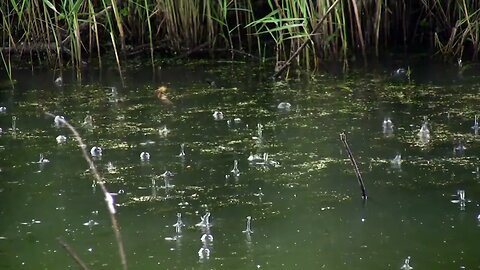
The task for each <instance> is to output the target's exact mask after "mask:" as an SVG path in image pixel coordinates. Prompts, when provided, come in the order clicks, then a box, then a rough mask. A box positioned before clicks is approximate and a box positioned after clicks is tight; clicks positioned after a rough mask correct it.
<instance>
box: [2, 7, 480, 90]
mask: <svg viewBox="0 0 480 270" xmlns="http://www.w3.org/2000/svg"><path fill="white" fill-rule="evenodd" d="M332 6H334V7H333V9H332V10H331V12H330V13H327V10H328V9H329V8H330V7H332ZM479 10H480V3H479V2H476V1H466V0H459V1H458V0H446V1H440V0H421V1H414V0H410V1H385V0H377V1H353V0H338V1H334V0H318V1H303V0H256V1H247V0H217V1H209V0H188V1H187V0H178V1H177V0H143V1H133V0H122V1H119V0H116V1H111V0H87V1H83V0H62V1H51V0H33V1H30V0H10V1H2V2H1V3H0V14H1V17H2V21H1V29H2V37H1V42H2V43H1V45H0V46H1V48H0V52H1V57H2V63H3V65H2V66H3V68H4V70H5V72H6V74H7V75H8V76H9V78H10V79H11V80H12V72H11V61H16V60H18V59H19V58H22V59H23V60H24V59H25V58H28V60H29V62H31V63H32V64H33V63H40V64H43V63H44V62H46V63H47V64H50V65H51V66H54V67H59V68H61V67H63V66H64V65H68V66H74V67H76V68H77V69H79V68H80V67H81V65H82V63H83V62H84V61H85V60H86V59H91V58H93V57H95V59H98V60H96V61H98V64H99V65H101V64H102V57H103V56H104V55H105V52H113V55H114V56H115V59H116V62H117V66H118V70H119V71H121V67H122V61H123V59H126V58H127V57H129V56H130V57H131V56H134V55H138V54H142V53H145V54H149V56H150V59H151V60H150V62H151V65H152V66H153V67H154V66H155V57H154V55H155V52H156V51H159V52H161V53H162V54H163V55H165V54H166V55H169V56H174V55H176V56H177V57H186V56H189V55H192V54H205V55H207V54H210V55H212V54H213V53H217V54H218V53H224V54H223V55H224V56H226V55H231V56H232V58H234V57H238V56H242V57H245V56H248V57H252V58H255V59H257V58H259V59H266V58H267V57H275V59H276V62H277V67H278V63H280V66H281V65H282V63H284V61H286V60H288V59H290V58H291V57H292V56H294V57H292V58H293V59H292V60H293V61H292V62H289V63H288V64H290V63H293V64H296V65H301V66H305V67H318V66H319V64H320V61H322V60H325V59H330V60H332V59H335V60H347V59H349V58H350V57H351V56H353V55H356V54H361V55H362V56H363V57H364V58H366V57H367V56H368V55H370V54H374V55H376V56H379V55H381V52H382V51H385V50H386V49H395V48H398V47H402V48H412V47H421V48H424V49H428V50H431V51H432V53H437V54H439V55H441V56H442V57H444V58H445V59H446V60H452V59H459V58H462V57H465V56H468V57H471V58H472V59H477V57H478V53H479V50H480V46H479V45H480V44H479V42H480V20H479V19H480V18H479V17H480V13H479ZM323 17H325V20H324V21H323V22H322V23H321V25H318V26H317V24H318V23H319V22H320V21H321V19H322V18H323ZM303 44H304V45H303ZM297 50H301V52H300V53H299V54H298V55H294V54H295V52H296V51H297ZM345 63H346V61H345Z"/></svg>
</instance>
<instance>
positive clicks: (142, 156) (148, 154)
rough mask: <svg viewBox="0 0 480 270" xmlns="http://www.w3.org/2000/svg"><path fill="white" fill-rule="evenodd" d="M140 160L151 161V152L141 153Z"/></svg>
mask: <svg viewBox="0 0 480 270" xmlns="http://www.w3.org/2000/svg"><path fill="white" fill-rule="evenodd" d="M140 160H141V161H149V160H150V153H148V152H142V153H140Z"/></svg>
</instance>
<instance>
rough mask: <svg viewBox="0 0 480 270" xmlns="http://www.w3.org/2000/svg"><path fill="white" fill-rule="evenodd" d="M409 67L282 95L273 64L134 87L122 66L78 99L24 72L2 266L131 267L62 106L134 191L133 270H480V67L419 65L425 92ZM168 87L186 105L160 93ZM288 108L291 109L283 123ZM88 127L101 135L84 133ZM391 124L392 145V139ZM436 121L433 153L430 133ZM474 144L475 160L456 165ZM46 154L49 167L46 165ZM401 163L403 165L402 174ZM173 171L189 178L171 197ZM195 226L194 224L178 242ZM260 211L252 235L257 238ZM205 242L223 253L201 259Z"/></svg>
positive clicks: (4, 142) (128, 237) (48, 79)
mask: <svg viewBox="0 0 480 270" xmlns="http://www.w3.org/2000/svg"><path fill="white" fill-rule="evenodd" d="M392 68H393V67H391V66H388V67H386V66H381V67H378V68H375V69H374V70H373V71H365V70H363V69H356V70H352V71H350V72H349V73H348V74H342V75H337V74H331V73H324V74H322V73H320V74H314V75H312V74H307V73H292V74H290V75H291V76H292V77H291V79H290V80H288V81H280V82H279V81H273V80H271V79H270V78H269V75H270V72H271V70H270V69H269V67H268V66H265V67H262V66H258V65H255V64H247V63H241V62H234V63H227V62H195V63H190V64H186V65H166V66H162V68H161V69H156V70H155V72H152V69H151V68H150V67H129V68H128V70H126V71H125V84H124V85H122V83H121V81H120V80H119V78H118V76H117V73H116V71H115V70H114V69H103V70H101V71H100V70H98V69H97V68H91V69H89V70H88V71H86V72H85V74H84V75H83V77H82V79H81V80H79V79H77V78H76V77H75V76H74V75H72V74H71V73H65V74H64V85H63V86H56V85H55V84H54V82H53V81H54V79H55V77H56V76H55V75H54V74H53V73H52V72H49V71H43V70H35V71H33V72H32V71H31V70H28V71H25V70H18V71H17V72H16V76H17V80H18V83H17V85H16V88H15V90H10V89H5V88H3V89H1V91H0V106H5V107H6V108H7V111H6V112H5V113H2V114H0V127H1V128H2V129H3V134H2V135H1V137H0V146H1V147H0V170H1V171H0V215H1V222H0V237H1V238H0V268H2V269H66V268H76V265H75V262H74V261H73V260H72V259H71V258H70V257H69V255H68V254H67V253H66V252H65V251H64V250H63V248H62V247H61V246H60V244H59V243H58V241H57V238H58V237H60V238H61V239H63V240H65V241H66V242H67V243H69V244H70V245H71V247H72V248H73V249H74V250H75V251H76V252H77V253H78V255H79V256H80V257H81V258H82V259H83V260H84V261H85V262H86V263H87V264H88V265H89V266H90V267H91V268H92V269H101V268H104V269H120V259H119V257H118V253H117V245H116V243H115V238H114V235H113V232H112V229H111V223H110V218H109V215H108V210H107V208H106V205H105V201H104V196H103V194H102V192H101V190H100V189H99V187H98V185H95V184H94V181H93V177H92V176H91V174H90V172H89V167H88V164H87V163H86V161H85V160H84V159H83V157H82V156H81V153H80V149H79V147H78V144H77V143H76V141H75V139H74V137H73V136H72V134H71V133H70V132H69V130H67V129H66V128H64V127H56V126H55V125H54V123H53V119H52V118H50V117H47V116H46V115H45V114H44V113H43V112H44V111H49V112H51V113H53V114H56V115H64V116H65V118H66V119H67V120H68V121H69V122H70V123H72V124H73V125H75V126H76V127H78V130H79V132H80V133H81V135H82V137H83V139H84V140H85V143H86V145H87V149H90V148H91V147H92V146H100V147H102V149H103V155H102V157H101V159H96V160H95V164H96V166H97V168H98V169H99V172H100V173H101V176H102V177H103V179H104V182H105V185H106V187H107V189H108V190H109V191H110V192H112V193H116V194H118V195H115V196H114V197H115V202H116V210H117V214H116V217H117V219H118V222H119V224H120V226H121V233H122V237H123V240H124V243H125V247H126V253H127V259H128V264H129V268H130V269H257V268H259V269H400V267H402V265H403V263H404V259H405V258H407V257H408V256H411V261H410V264H411V266H412V267H414V268H415V269H478V268H479V267H480V259H479V257H478V251H477V249H478V241H479V240H480V236H479V221H478V220H477V215H478V214H479V213H480V211H479V207H478V201H479V199H480V188H479V181H480V180H479V177H480V173H479V172H478V166H479V165H480V164H479V161H478V156H477V153H478V151H479V150H480V144H479V138H478V136H476V135H475V134H474V130H473V129H471V126H472V125H473V124H474V118H475V115H476V114H478V102H479V98H478V94H479V90H480V80H479V78H478V77H476V76H474V75H475V73H476V72H475V71H474V70H475V68H472V69H470V72H465V73H464V74H459V73H458V71H457V70H456V68H449V69H445V68H444V67H443V66H428V65H427V66H421V67H418V68H415V67H413V68H412V70H413V74H412V81H411V82H410V83H409V82H408V81H402V80H401V81H397V80H392V79H391V77H390V74H391V71H392V70H393V69H392ZM472 70H473V71H472ZM205 79H209V80H214V81H215V85H213V86H212V85H210V84H208V83H207V82H206V81H205ZM161 85H164V86H167V88H168V92H167V93H168V97H169V99H170V100H171V101H172V102H173V103H174V106H169V105H166V104H164V103H161V102H160V101H159V100H158V99H157V98H156V97H155V96H154V90H155V89H156V88H157V87H159V86H161ZM112 87H115V88H116V91H117V93H118V94H117V95H112ZM280 102H289V103H290V104H291V108H290V110H288V111H285V110H278V109H277V105H278V104H279V103H280ZM214 111H221V112H223V115H224V118H223V120H215V119H214V117H213V113H214ZM86 115H91V116H92V117H93V120H94V121H93V125H94V127H93V128H87V127H82V125H81V124H82V122H83V120H84V117H85V116H86ZM12 116H15V117H16V119H17V120H16V130H15V132H14V131H13V130H12V128H11V126H12ZM386 117H389V118H391V119H392V121H393V125H394V127H393V133H392V134H389V133H387V134H385V133H384V132H383V128H382V122H383V121H384V119H385V118H386ZM424 117H427V121H428V127H429V129H430V139H429V141H428V143H424V142H421V141H420V140H419V137H418V135H417V133H418V131H419V130H420V127H421V125H422V123H423V121H424ZM235 118H240V120H238V119H237V121H234V119H235ZM259 124H260V125H262V127H263V128H262V134H261V135H262V136H261V137H259V134H258V125H259ZM163 126H166V127H167V128H168V129H169V131H170V132H169V133H168V134H166V135H161V134H159V131H158V130H159V128H161V127H163ZM343 131H345V132H346V134H347V138H348V142H349V144H350V147H351V149H352V151H353V153H354V155H355V157H356V159H357V161H358V163H359V166H360V170H361V172H362V175H363V178H364V181H365V184H366V187H367V192H368V194H369V199H368V200H367V201H366V202H363V201H362V199H361V196H360V195H361V194H360V189H359V187H358V184H357V180H356V178H355V174H354V173H353V170H352V167H351V165H350V163H349V160H348V157H347V153H346V152H345V149H344V148H343V145H342V143H341V141H340V140H339V134H340V133H341V132H343ZM58 135H65V136H66V137H67V141H66V143H65V144H57V142H56V140H55V138H56V137H57V136H58ZM255 137H257V138H255ZM458 141H461V142H463V144H464V145H465V147H466V149H465V151H464V153H455V151H454V147H455V146H456V145H457V143H458ZM182 143H183V144H184V145H185V154H186V155H185V157H179V156H178V155H179V153H180V145H181V144H182ZM143 151H146V152H149V153H150V155H151V158H150V160H149V161H148V162H142V161H141V160H140V153H141V152H143ZM41 153H43V154H44V157H45V158H48V159H49V160H50V162H49V163H46V164H39V163H37V161H38V160H39V155H40V154H41ZM251 153H252V154H259V155H263V154H264V153H268V154H269V160H270V161H276V162H278V163H279V166H273V164H272V165H269V166H264V165H259V164H256V165H255V164H251V163H249V161H248V160H247V159H248V157H249V155H250V154H251ZM398 153H400V154H401V155H402V159H403V162H402V163H401V165H400V166H395V165H392V163H391V160H392V159H393V158H394V157H395V155H396V154H398ZM234 160H237V161H238V169H239V171H240V174H239V176H235V175H234V174H232V173H231V170H232V168H233V163H234ZM109 164H110V165H109ZM167 170H168V171H171V172H173V173H174V176H173V177H172V178H171V181H170V183H169V184H170V185H172V186H168V187H165V182H164V178H163V177H162V176H161V174H163V173H164V172H165V171H167ZM260 189H261V193H263V196H258V195H259V193H260ZM457 190H465V192H466V199H467V201H466V202H465V207H464V208H462V207H461V206H460V204H459V203H452V202H451V201H452V200H455V199H457V196H455V195H456V194H457ZM207 211H209V212H210V213H211V218H210V221H211V224H212V227H211V228H210V233H211V235H212V236H213V241H212V242H211V243H210V244H207V245H204V244H203V243H202V241H201V240H200V238H201V236H202V234H203V233H202V230H201V229H200V228H199V227H197V226H195V224H197V223H199V222H200V218H201V216H203V215H204V214H205V213H206V212H207ZM177 213H181V214H182V219H183V222H184V223H185V225H186V226H185V227H183V228H182V234H181V237H177V240H172V238H174V237H175V236H176V233H175V228H174V227H173V226H172V225H173V224H175V222H176V219H177V217H176V215H177ZM247 216H251V217H252V230H253V233H251V234H250V235H247V234H245V233H243V232H242V231H243V230H245V221H246V217H247ZM90 220H91V222H90V224H91V226H87V225H84V224H85V223H88V222H89V221H90ZM202 247H206V248H208V249H209V250H210V256H209V258H201V257H199V254H198V251H199V250H200V249H201V248H202ZM462 267H464V268H462Z"/></svg>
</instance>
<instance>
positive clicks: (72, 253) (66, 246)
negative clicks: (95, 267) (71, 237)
mask: <svg viewBox="0 0 480 270" xmlns="http://www.w3.org/2000/svg"><path fill="white" fill-rule="evenodd" d="M57 241H58V242H59V243H60V245H62V247H63V248H64V249H65V250H66V251H67V253H68V254H69V255H70V256H72V258H73V259H74V260H75V262H76V263H77V264H78V265H79V266H80V267H81V268H82V269H83V270H88V266H87V265H86V264H85V263H84V262H83V261H82V259H80V256H78V254H77V253H76V252H75V250H73V248H72V247H71V246H70V245H69V244H68V243H67V242H65V241H63V239H62V238H60V237H59V238H57Z"/></svg>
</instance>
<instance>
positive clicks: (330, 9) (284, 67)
mask: <svg viewBox="0 0 480 270" xmlns="http://www.w3.org/2000/svg"><path fill="white" fill-rule="evenodd" d="M338 2H340V0H336V1H335V2H333V4H332V5H331V6H330V7H329V8H328V10H327V11H326V12H325V14H323V17H322V18H321V19H320V21H319V22H318V23H317V25H315V28H313V30H312V32H310V35H309V36H312V35H314V34H315V33H317V31H318V29H319V28H320V26H321V25H322V23H323V21H324V20H325V19H326V18H327V16H328V14H330V12H331V11H332V10H333V8H334V7H335V6H336V5H337V4H338ZM309 41H310V38H308V39H306V40H305V41H304V42H303V44H302V45H301V46H300V47H298V49H297V50H296V51H295V52H294V53H293V54H292V56H290V58H289V59H288V60H287V61H286V62H285V64H284V65H283V66H282V67H281V68H279V69H278V71H276V72H275V74H273V76H272V77H273V78H277V77H278V75H280V74H282V72H283V71H284V70H285V69H286V68H287V67H288V66H289V65H290V64H291V63H292V60H293V59H295V57H297V55H298V54H299V53H300V52H301V51H302V50H303V49H304V48H305V47H306V46H307V43H308V42H309Z"/></svg>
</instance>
